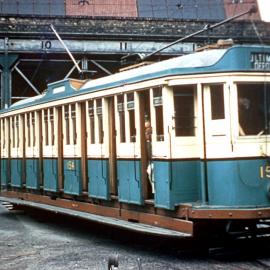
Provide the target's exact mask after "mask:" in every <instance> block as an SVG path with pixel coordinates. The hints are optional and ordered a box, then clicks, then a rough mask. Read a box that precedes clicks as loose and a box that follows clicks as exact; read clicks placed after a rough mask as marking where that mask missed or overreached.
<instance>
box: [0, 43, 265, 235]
mask: <svg viewBox="0 0 270 270" xmlns="http://www.w3.org/2000/svg"><path fill="white" fill-rule="evenodd" d="M269 104H270V47H267V46H244V45H243V46H233V47H230V48H226V49H213V50H206V51H201V52H196V53H193V54H190V55H186V56H181V57H177V58H174V59H170V60H166V61H162V62H159V63H154V64H151V65H147V66H143V67H138V68H134V69H130V70H126V71H122V72H120V73H117V74H114V75H111V76H108V77H104V78H100V79H95V80H88V81H80V80H72V79H67V80H63V81H58V82H55V83H52V84H49V85H48V89H47V90H46V91H45V92H44V93H43V94H42V95H40V96H36V97H33V98H29V99H26V100H23V101H19V102H17V103H15V104H13V105H12V106H11V107H10V108H8V109H5V110H2V111H1V114H0V124H1V196H2V197H1V200H9V201H12V202H13V203H15V204H20V203H22V202H23V203H24V204H27V203H28V202H29V203H31V204H32V205H35V207H44V206H45V205H50V206H54V207H57V209H72V210H76V211H78V213H88V214H94V215H95V216H96V217H97V219H98V217H103V218H105V217H106V218H108V220H109V219H110V220H111V223H116V220H119V221H123V223H119V224H120V225H121V224H128V223H127V222H129V221H132V222H130V227H131V228H132V227H133V226H134V223H136V226H137V225H138V224H146V225H150V226H153V227H160V228H163V229H169V230H172V231H177V232H181V233H186V234H189V235H194V228H195V226H194V225H196V224H200V222H204V223H205V222H207V221H209V220H212V221H213V220H214V221H216V222H215V226H216V227H219V228H221V229H224V230H225V229H227V230H229V231H230V230H233V226H228V224H237V229H238V230H241V229H243V230H244V228H245V230H248V231H249V230H253V229H254V228H256V227H258V228H259V227H260V226H259V225H260V224H261V223H264V221H265V220H266V219H269V218H270V163H269V161H270V159H269V155H270V127H269V122H270V114H269V113H270V106H269ZM124 222H126V223H124ZM119 224H118V225H119ZM209 224H210V223H209ZM217 224H220V226H217ZM247 228H248V229H247Z"/></svg>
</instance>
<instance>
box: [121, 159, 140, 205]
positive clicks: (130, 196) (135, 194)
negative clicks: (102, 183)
mask: <svg viewBox="0 0 270 270" xmlns="http://www.w3.org/2000/svg"><path fill="white" fill-rule="evenodd" d="M117 178H118V197H119V201H121V202H127V203H133V204H143V197H142V180H141V162H140V161H135V160H118V161H117Z"/></svg>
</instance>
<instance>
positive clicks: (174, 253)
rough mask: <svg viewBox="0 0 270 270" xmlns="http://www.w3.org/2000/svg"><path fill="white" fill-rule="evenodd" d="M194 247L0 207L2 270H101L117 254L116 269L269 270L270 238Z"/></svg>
mask: <svg viewBox="0 0 270 270" xmlns="http://www.w3.org/2000/svg"><path fill="white" fill-rule="evenodd" d="M191 246H192V248H191V249H190V247H191ZM195 247H196V244H194V243H192V241H191V240H190V239H188V240H183V239H172V238H171V239H168V238H159V237H152V236H146V235H142V234H135V233H130V232H126V231H121V230H117V229H113V228H111V227H104V226H101V225H98V224H94V223H89V222H85V221H81V220H78V219H72V218H68V217H64V216H56V215H51V214H50V215H48V214H46V213H44V212H42V213H37V212H29V211H26V212H25V211H22V210H7V209H6V208H5V207H3V206H2V205H1V204H0V270H24V269H27V270H45V269H46V270H47V269H53V270H64V269H65V270H67V269H91V270H92V269H93V270H95V269H97V270H105V269H108V267H107V261H108V258H109V257H110V256H111V255H113V254H118V255H119V268H117V269H119V270H128V269H132V270H133V269H134V270H135V269H136V270H148V269H149V270H161V269H162V270H164V269H174V270H176V269H181V270H182V269H184V270H185V269H196V270H202V269H205V270H206V269H207V270H208V269H218V270H223V269H224V270H225V269H226V270H227V269H231V270H234V269H235V270H236V269H237V270H238V269H248V270H250V269H251V270H253V269H254V270H257V269H270V253H269V251H270V241H269V239H264V240H262V241H261V240H260V241H259V242H256V243H255V244H254V242H252V243H249V242H247V243H246V242H245V244H244V246H243V245H241V247H239V246H237V248H235V246H234V247H233V246H231V247H229V248H228V249H227V250H226V251H225V252H224V250H223V249H221V252H219V249H212V252H210V253H209V249H207V252H202V250H201V249H196V248H195ZM198 250H199V251H200V252H198ZM204 251H206V250H205V249H204ZM213 254H214V255H213Z"/></svg>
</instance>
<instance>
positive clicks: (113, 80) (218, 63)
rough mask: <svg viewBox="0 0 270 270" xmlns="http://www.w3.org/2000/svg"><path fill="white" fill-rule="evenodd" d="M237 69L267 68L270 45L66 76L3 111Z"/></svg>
mask: <svg viewBox="0 0 270 270" xmlns="http://www.w3.org/2000/svg"><path fill="white" fill-rule="evenodd" d="M236 71H260V72H265V71H270V46H259V45H258V46H255V45H253V46H239V45H238V46H233V47H231V48H228V49H215V50H208V51H202V52H195V53H193V54H189V55H184V56H179V57H176V58H173V59H169V60H166V61H161V62H158V63H154V64H151V65H148V66H143V67H140V68H136V69H132V70H127V71H123V72H120V73H116V74H113V75H110V76H107V77H103V78H99V79H95V80H88V81H86V82H85V81H76V80H70V79H65V80H62V81H58V82H55V83H51V84H49V85H48V89H47V91H46V92H45V93H43V94H41V95H39V96H35V97H32V98H28V99H25V100H21V101H18V102H16V103H15V104H13V105H12V106H11V107H10V108H8V109H5V110H2V112H6V111H11V110H16V109H21V108H24V107H29V106H33V105H38V104H42V103H46V102H50V101H54V100H59V99H63V98H67V97H71V96H77V95H81V94H85V93H89V92H95V91H100V90H106V89H110V88H114V87H121V86H123V85H127V84H133V83H138V82H143V81H147V80H151V79H157V78H162V77H167V76H174V75H178V76H179V75H192V74H203V73H205V74H206V73H218V72H236Z"/></svg>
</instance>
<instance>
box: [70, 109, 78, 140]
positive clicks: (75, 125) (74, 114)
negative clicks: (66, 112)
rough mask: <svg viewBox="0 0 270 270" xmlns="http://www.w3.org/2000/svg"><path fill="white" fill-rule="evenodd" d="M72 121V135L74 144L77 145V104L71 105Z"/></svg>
mask: <svg viewBox="0 0 270 270" xmlns="http://www.w3.org/2000/svg"><path fill="white" fill-rule="evenodd" d="M71 121H72V132H73V133H72V135H73V144H76V143H77V132H76V130H77V123H76V104H71Z"/></svg>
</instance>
